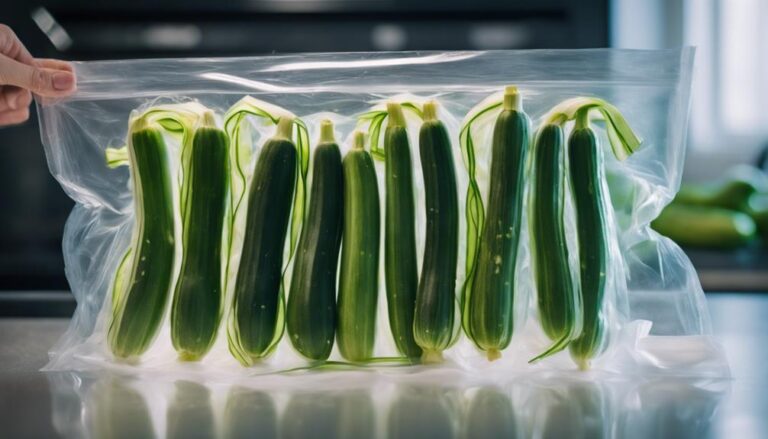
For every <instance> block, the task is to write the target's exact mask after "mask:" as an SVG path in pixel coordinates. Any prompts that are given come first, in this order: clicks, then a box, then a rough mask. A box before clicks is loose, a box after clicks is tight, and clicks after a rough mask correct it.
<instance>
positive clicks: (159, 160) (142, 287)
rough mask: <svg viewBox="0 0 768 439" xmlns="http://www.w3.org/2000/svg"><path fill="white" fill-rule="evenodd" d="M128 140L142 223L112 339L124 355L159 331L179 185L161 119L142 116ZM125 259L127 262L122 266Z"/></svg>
mask: <svg viewBox="0 0 768 439" xmlns="http://www.w3.org/2000/svg"><path fill="white" fill-rule="evenodd" d="M131 131H132V133H131V141H130V143H129V145H128V152H129V155H130V164H131V166H130V169H131V176H132V181H133V197H134V207H135V210H134V212H135V217H136V220H135V221H136V225H135V226H134V233H133V240H132V245H131V250H130V252H129V254H127V255H126V257H125V258H124V260H123V263H124V264H130V272H129V273H126V275H127V276H126V277H124V278H123V273H121V270H120V269H118V273H117V275H116V276H115V291H116V294H115V297H114V299H113V300H114V301H115V303H113V314H112V320H111V322H110V324H109V330H108V341H109V346H110V348H111V350H112V353H113V354H114V355H115V356H116V357H118V358H124V359H131V358H135V357H138V356H140V355H141V354H142V353H144V352H145V351H146V350H147V349H148V348H149V346H150V345H151V344H152V342H153V341H154V339H155V336H156V335H157V331H158V329H159V328H160V323H161V322H162V320H163V316H164V315H165V309H166V303H167V302H168V296H169V294H170V290H171V282H172V279H173V267H174V259H175V248H174V247H175V238H174V215H173V190H172V187H171V175H170V172H171V171H170V168H169V165H168V151H167V148H166V145H165V141H164V140H163V135H162V132H161V128H160V126H159V125H156V124H152V123H149V122H148V121H147V120H146V119H144V118H139V119H137V120H136V121H135V122H134V123H133V126H132V129H131ZM122 266H123V264H121V267H122Z"/></svg>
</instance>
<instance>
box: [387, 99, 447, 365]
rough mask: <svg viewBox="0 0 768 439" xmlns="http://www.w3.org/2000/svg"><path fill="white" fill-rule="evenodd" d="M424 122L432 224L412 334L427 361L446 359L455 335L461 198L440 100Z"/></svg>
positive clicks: (430, 107)
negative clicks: (458, 192)
mask: <svg viewBox="0 0 768 439" xmlns="http://www.w3.org/2000/svg"><path fill="white" fill-rule="evenodd" d="M423 121H424V122H423V123H422V125H421V130H420V131H419V152H420V156H421V169H422V174H423V176H424V190H425V207H426V212H425V213H426V220H427V225H426V241H425V244H424V259H423V263H422V267H421V279H420V280H419V287H418V291H417V294H416V308H415V312H414V324H413V333H414V340H415V341H416V343H417V344H418V345H419V347H421V349H422V350H423V355H422V361H424V362H425V363H428V362H439V361H442V352H443V350H445V349H447V348H448V347H449V346H450V345H451V343H452V341H453V339H454V327H455V326H456V318H455V315H454V314H455V308H456V264H457V256H458V250H459V249H458V243H459V202H458V199H457V195H456V170H455V169H454V165H453V152H452V151H451V141H450V139H449V138H448V131H447V130H446V129H445V126H444V125H443V123H442V122H440V120H438V118H437V103H436V102H434V101H430V102H427V103H425V104H424V110H423ZM387 159H389V156H388V157H387Z"/></svg>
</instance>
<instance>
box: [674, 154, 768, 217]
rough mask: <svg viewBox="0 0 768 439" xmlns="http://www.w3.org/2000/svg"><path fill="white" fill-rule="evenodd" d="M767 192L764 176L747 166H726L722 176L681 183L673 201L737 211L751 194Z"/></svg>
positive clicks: (762, 173)
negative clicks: (705, 180) (707, 180)
mask: <svg viewBox="0 0 768 439" xmlns="http://www.w3.org/2000/svg"><path fill="white" fill-rule="evenodd" d="M766 191H768V177H766V175H765V173H764V172H763V171H762V170H760V169H758V168H755V167H754V166H749V165H738V166H734V167H733V168H731V169H729V170H728V172H726V173H725V175H724V176H723V179H722V180H720V181H717V182H713V183H706V184H683V185H682V186H681V187H680V190H679V191H678V193H677V195H676V196H675V200H674V201H675V203H680V204H690V205H696V206H704V207H721V208H723V209H731V210H741V209H743V208H744V205H745V204H746V203H747V202H748V201H749V197H750V196H751V195H752V194H755V193H765V192H766Z"/></svg>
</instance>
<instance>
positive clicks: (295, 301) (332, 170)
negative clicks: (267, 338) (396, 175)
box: [286, 142, 344, 360]
mask: <svg viewBox="0 0 768 439" xmlns="http://www.w3.org/2000/svg"><path fill="white" fill-rule="evenodd" d="M314 155H315V157H314V162H313V177H312V178H313V180H312V193H311V195H310V199H309V211H308V213H307V217H306V219H305V220H304V226H303V227H302V230H301V238H300V239H299V246H298V249H297V251H296V262H295V263H294V266H293V277H292V281H291V289H290V294H289V295H288V311H287V315H286V318H287V322H288V334H289V336H290V339H291V343H293V347H294V348H296V350H297V351H299V353H300V354H301V355H303V356H304V357H306V358H308V359H311V360H326V359H327V358H328V356H329V355H330V354H331V350H332V349H333V339H334V334H335V332H336V272H337V269H338V263H339V247H340V245H341V233H342V221H343V214H344V212H343V209H344V204H343V199H342V197H341V194H343V191H344V177H343V171H342V167H341V152H339V147H338V145H336V143H330V142H329V143H320V144H319V145H318V146H317V148H315V151H314Z"/></svg>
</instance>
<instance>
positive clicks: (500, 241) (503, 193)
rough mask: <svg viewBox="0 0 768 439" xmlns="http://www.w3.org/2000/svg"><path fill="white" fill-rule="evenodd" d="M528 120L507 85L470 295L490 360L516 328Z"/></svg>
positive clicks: (479, 339) (478, 335) (474, 334)
mask: <svg viewBox="0 0 768 439" xmlns="http://www.w3.org/2000/svg"><path fill="white" fill-rule="evenodd" d="M529 125H530V121H529V119H528V116H526V115H525V113H524V112H523V110H522V102H521V97H520V95H519V94H518V92H517V89H516V88H515V87H508V88H507V90H506V91H505V94H504V104H503V109H502V111H501V113H499V116H498V118H497V119H496V124H495V126H494V130H493V141H492V147H491V175H490V183H489V190H488V210H487V215H486V217H485V222H484V224H483V229H482V233H481V239H480V246H479V251H478V259H477V264H476V265H475V267H474V269H473V273H472V276H473V280H472V284H471V290H470V294H469V295H468V296H467V297H466V298H465V307H466V308H465V310H466V312H467V313H468V316H467V317H466V319H467V321H468V323H469V324H468V325H467V335H468V336H469V338H470V339H471V340H472V341H473V342H474V343H475V345H476V346H477V347H478V348H479V349H480V350H483V351H485V352H486V355H487V357H488V360H491V361H493V360H496V359H498V358H500V357H501V351H502V350H503V349H505V348H506V347H507V346H508V345H509V342H510V341H511V339H512V331H513V328H514V321H513V317H514V291H515V285H516V283H515V265H516V262H517V249H518V242H519V240H520V223H521V221H522V214H523V197H524V189H525V171H526V160H527V157H528V149H529V137H528V126H529Z"/></svg>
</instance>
